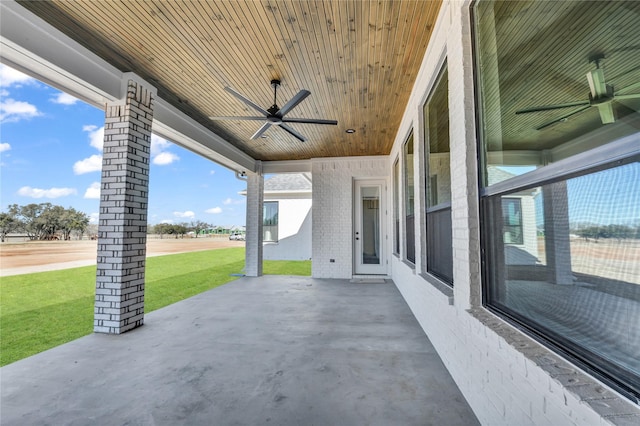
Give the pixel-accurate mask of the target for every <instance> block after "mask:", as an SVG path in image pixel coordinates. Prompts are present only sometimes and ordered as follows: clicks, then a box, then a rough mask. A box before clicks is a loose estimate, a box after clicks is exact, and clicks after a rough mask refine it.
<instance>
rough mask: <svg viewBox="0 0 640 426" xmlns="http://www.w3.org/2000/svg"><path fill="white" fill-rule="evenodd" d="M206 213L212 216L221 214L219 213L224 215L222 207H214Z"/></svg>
mask: <svg viewBox="0 0 640 426" xmlns="http://www.w3.org/2000/svg"><path fill="white" fill-rule="evenodd" d="M205 212H206V213H211V214H219V213H222V208H221V207H214V208H211V209H207V210H205Z"/></svg>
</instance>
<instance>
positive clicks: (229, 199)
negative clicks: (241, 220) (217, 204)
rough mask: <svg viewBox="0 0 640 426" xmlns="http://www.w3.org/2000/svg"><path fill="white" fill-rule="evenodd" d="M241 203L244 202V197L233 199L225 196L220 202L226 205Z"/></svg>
mask: <svg viewBox="0 0 640 426" xmlns="http://www.w3.org/2000/svg"><path fill="white" fill-rule="evenodd" d="M242 203H244V199H241V200H234V199H233V198H227V199H226V200H224V201H223V202H222V204H224V205H225V206H228V205H230V204H242Z"/></svg>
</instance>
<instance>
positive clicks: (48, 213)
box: [6, 203, 89, 240]
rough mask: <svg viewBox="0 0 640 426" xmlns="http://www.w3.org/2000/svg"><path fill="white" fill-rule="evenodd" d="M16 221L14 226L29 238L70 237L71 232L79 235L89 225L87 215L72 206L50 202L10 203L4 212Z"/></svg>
mask: <svg viewBox="0 0 640 426" xmlns="http://www.w3.org/2000/svg"><path fill="white" fill-rule="evenodd" d="M6 214H7V215H8V216H10V217H13V218H14V220H15V221H16V222H17V225H16V227H18V228H20V229H23V230H24V231H25V232H26V233H27V236H28V237H29V239H30V240H53V239H58V238H59V236H61V237H62V239H64V240H69V239H71V232H72V231H78V232H79V233H80V234H81V235H82V233H84V230H85V229H86V228H87V226H88V225H89V216H87V215H86V214H85V213H82V212H79V211H77V210H76V209H74V208H73V207H70V208H68V209H65V208H64V207H62V206H54V205H52V204H51V203H41V204H27V205H26V206H19V205H17V204H12V205H10V206H9V211H8V213H6Z"/></svg>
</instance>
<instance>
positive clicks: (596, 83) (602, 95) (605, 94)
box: [516, 54, 640, 130]
mask: <svg viewBox="0 0 640 426" xmlns="http://www.w3.org/2000/svg"><path fill="white" fill-rule="evenodd" d="M602 59H604V55H602V54H599V55H595V56H592V57H591V58H589V62H595V64H596V69H594V70H591V71H589V72H588V73H587V82H588V83H589V99H585V100H582V101H575V102H566V103H561V104H554V105H542V106H535V107H530V108H525V109H521V110H518V111H516V114H528V113H532V112H539V111H549V110H555V109H563V108H572V107H579V108H578V109H576V110H574V111H571V112H569V113H568V114H564V115H562V116H561V117H558V118H556V119H554V120H552V121H549V122H546V123H544V124H542V125H540V126H538V127H536V130H542V129H544V128H545V127H549V126H551V125H553V124H556V123H559V122H563V121H567V119H568V118H569V117H571V116H574V115H576V114H579V113H581V112H582V111H586V110H587V109H589V108H591V107H596V108H598V112H599V113H600V120H601V121H602V124H609V123H614V122H615V121H616V117H615V114H614V110H613V106H614V103H617V102H616V101H619V100H625V99H640V93H635V94H622V93H620V92H624V91H626V90H629V89H635V88H637V87H640V82H637V83H634V84H631V85H629V86H627V87H624V88H622V89H619V90H617V91H614V89H613V86H611V85H609V84H607V83H606V81H605V79H604V72H603V71H602V68H600V60H602Z"/></svg>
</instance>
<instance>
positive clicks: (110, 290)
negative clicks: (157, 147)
mask: <svg viewBox="0 0 640 426" xmlns="http://www.w3.org/2000/svg"><path fill="white" fill-rule="evenodd" d="M153 98H154V95H153V92H152V91H151V90H148V89H146V88H144V87H142V86H141V85H140V84H139V83H137V82H134V81H133V80H129V82H128V86H127V93H126V99H125V100H124V103H122V104H114V105H107V108H106V113H105V115H106V118H105V129H104V149H103V160H102V182H101V191H100V217H99V224H98V255H97V271H96V293H95V306H94V331H96V332H100V333H111V334H120V333H124V332H125V331H127V330H130V329H132V328H135V327H138V326H140V325H142V324H143V322H144V272H145V254H146V241H147V232H146V231H147V197H148V188H149V152H150V144H151V122H152V119H153Z"/></svg>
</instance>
